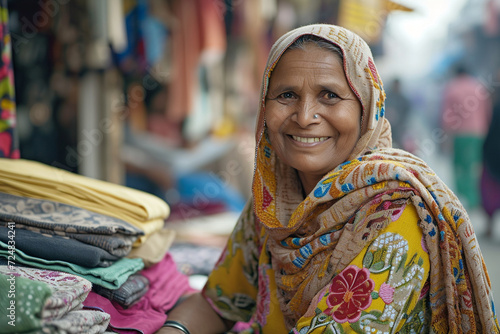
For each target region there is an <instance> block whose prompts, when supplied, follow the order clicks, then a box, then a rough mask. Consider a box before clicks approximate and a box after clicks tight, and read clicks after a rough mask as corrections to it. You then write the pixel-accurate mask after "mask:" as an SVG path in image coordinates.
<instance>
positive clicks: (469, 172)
mask: <svg viewBox="0 0 500 334" xmlns="http://www.w3.org/2000/svg"><path fill="white" fill-rule="evenodd" d="M441 116H442V125H443V130H444V131H445V132H446V134H447V135H448V136H449V137H448V138H450V139H451V145H452V156H453V173H454V180H455V187H456V192H457V194H458V196H459V197H460V198H461V200H462V201H463V203H464V205H465V206H466V207H467V208H468V209H473V208H476V207H477V206H478V205H479V204H480V195H479V181H480V176H481V166H482V149H481V148H482V145H483V141H484V137H485V135H486V132H487V130H488V123H489V120H490V117H491V94H490V93H489V92H488V90H487V89H486V87H484V86H483V85H482V84H481V82H479V80H477V79H476V78H474V76H472V75H471V74H470V73H469V71H468V70H467V69H466V68H465V67H464V66H463V65H462V64H458V65H457V66H456V68H455V73H454V75H453V77H452V78H451V79H450V81H449V82H448V84H447V85H446V87H445V89H444V96H443V109H442V114H441Z"/></svg>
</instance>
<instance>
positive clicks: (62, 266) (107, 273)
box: [0, 241, 144, 289]
mask: <svg viewBox="0 0 500 334" xmlns="http://www.w3.org/2000/svg"><path fill="white" fill-rule="evenodd" d="M61 252H64V249H61ZM9 255H11V254H10V253H9V251H8V246H7V244H5V243H3V242H1V241H0V257H4V258H8V257H9ZM14 262H15V263H22V264H25V265H28V266H32V267H36V268H42V269H50V270H56V271H63V272H65V273H70V274H74V275H77V276H81V277H83V278H86V279H87V280H89V281H90V282H92V283H94V284H97V285H100V286H102V287H105V288H108V289H118V288H119V287H120V286H121V285H122V284H123V283H124V282H125V281H126V280H127V279H128V278H129V276H130V275H132V274H134V273H136V272H138V271H139V270H141V269H143V268H144V262H142V260H141V259H129V258H122V259H120V260H118V261H116V262H115V263H113V264H112V265H111V266H109V267H105V268H103V267H96V268H86V267H82V266H79V265H77V264H73V263H69V262H64V261H59V260H45V259H41V258H37V257H34V256H30V255H27V254H25V253H24V252H22V251H21V250H19V249H17V248H16V250H15V261H14Z"/></svg>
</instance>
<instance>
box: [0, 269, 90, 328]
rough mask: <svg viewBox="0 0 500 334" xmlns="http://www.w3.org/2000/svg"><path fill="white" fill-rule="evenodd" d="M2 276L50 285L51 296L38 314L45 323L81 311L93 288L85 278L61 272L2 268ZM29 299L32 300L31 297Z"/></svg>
mask: <svg viewBox="0 0 500 334" xmlns="http://www.w3.org/2000/svg"><path fill="white" fill-rule="evenodd" d="M0 274H2V275H6V276H15V277H24V278H28V279H30V280H32V281H35V282H43V283H46V284H47V285H48V287H49V288H50V290H51V295H50V297H48V298H47V299H46V300H45V303H44V304H42V305H43V307H42V310H41V312H40V313H39V314H38V315H39V316H40V319H43V320H44V321H48V320H52V319H58V318H61V317H62V316H63V315H64V314H66V313H68V312H70V311H73V310H79V309H81V308H82V307H83V304H82V303H83V301H84V300H85V298H87V295H88V294H89V292H90V289H91V288H92V284H91V283H90V282H89V281H88V280H86V279H85V278H83V277H79V276H76V275H71V274H67V273H64V272H60V271H53V270H45V269H37V268H28V267H19V266H15V267H7V266H0ZM27 298H28V299H32V298H29V296H28V297H27Z"/></svg>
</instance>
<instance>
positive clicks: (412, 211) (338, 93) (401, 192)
mask: <svg viewBox="0 0 500 334" xmlns="http://www.w3.org/2000/svg"><path fill="white" fill-rule="evenodd" d="M384 100H385V93H384V89H383V84H382V80H381V79H380V77H379V75H378V73H377V69H376V67H375V64H374V63H373V58H372V55H371V52H370V49H369V47H368V46H367V44H366V43H365V42H364V41H363V40H362V39H361V38H360V37H359V36H357V35H355V34H353V33H352V32H350V31H349V30H346V29H344V28H341V27H338V26H332V25H323V24H317V25H310V26H305V27H301V28H298V29H295V30H292V31H290V32H288V33H287V34H285V35H284V36H282V37H281V38H280V39H279V40H278V41H277V42H276V43H275V44H274V46H273V48H272V49H271V52H270V55H269V58H268V62H267V67H266V71H265V73H264V78H263V82H262V92H261V101H260V109H259V116H258V120H257V128H256V155H255V156H256V159H255V172H254V178H253V186H252V198H251V200H250V201H249V203H248V204H247V206H246V208H245V209H244V211H243V213H242V215H241V217H240V219H239V221H238V223H237V224H236V227H235V229H234V231H233V233H232V235H231V237H230V239H229V241H228V244H227V247H226V249H225V251H224V252H223V254H222V256H221V258H220V259H219V261H218V263H217V265H216V267H215V269H214V270H213V272H212V273H211V274H210V276H209V279H208V281H207V283H206V285H205V287H204V288H203V291H202V292H201V293H199V294H194V295H193V296H192V297H190V298H189V299H187V300H186V301H185V302H184V303H182V304H180V305H179V306H178V307H176V308H175V309H174V310H173V311H172V312H171V313H169V320H170V321H169V323H168V324H166V326H167V327H165V328H164V329H162V330H161V333H180V332H184V333H189V331H191V332H192V333H220V332H225V331H227V330H229V329H230V328H231V326H232V325H234V324H235V322H240V323H238V325H237V326H235V331H237V330H236V328H237V329H238V331H240V332H242V333H287V332H288V333H301V334H304V333H347V332H349V333H350V332H356V333H428V332H432V333H443V334H444V333H471V334H472V333H477V332H483V333H499V326H498V322H497V320H496V315H495V312H494V305H493V298H492V291H491V286H490V283H489V278H488V274H487V272H486V269H485V265H484V261H483V258H482V255H481V251H480V249H479V245H478V244H477V239H476V237H475V234H474V230H473V227H472V224H471V221H470V219H469V216H468V215H467V212H466V211H465V210H464V208H463V206H462V205H461V204H460V202H459V201H458V199H457V197H456V196H455V195H454V194H453V193H452V192H451V191H450V190H449V188H448V187H447V186H446V185H445V184H444V183H443V182H442V181H441V180H440V178H439V177H438V176H437V175H436V174H435V173H434V172H433V171H432V170H431V169H430V168H429V167H428V166H427V164H426V163H425V162H424V161H422V160H420V159H419V158H417V157H416V156H413V155H411V154H409V153H407V152H405V151H402V150H397V149H393V148H391V146H392V145H391V134H390V125H389V122H388V121H387V119H386V118H385V117H384ZM178 324H180V326H178Z"/></svg>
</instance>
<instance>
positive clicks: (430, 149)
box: [0, 0, 500, 300]
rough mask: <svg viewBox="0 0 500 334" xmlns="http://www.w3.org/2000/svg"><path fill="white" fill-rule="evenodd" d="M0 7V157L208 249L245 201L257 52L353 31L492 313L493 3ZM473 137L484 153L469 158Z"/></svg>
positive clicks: (26, 0)
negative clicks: (144, 195) (465, 225)
mask: <svg viewBox="0 0 500 334" xmlns="http://www.w3.org/2000/svg"><path fill="white" fill-rule="evenodd" d="M2 7H3V8H2V13H1V15H2V18H3V21H4V22H6V21H7V19H8V24H4V25H3V26H2V33H3V34H5V33H6V32H10V40H9V41H7V42H10V44H11V50H12V51H11V54H10V55H9V54H8V53H6V52H5V49H4V53H3V54H2V60H3V63H4V64H6V63H7V64H8V63H9V60H10V59H11V61H12V62H11V65H12V66H11V68H10V69H11V70H12V73H13V81H12V80H10V81H9V80H7V81H5V80H3V81H1V82H2V85H3V88H2V87H0V88H1V89H3V91H4V92H7V93H6V94H7V95H5V94H4V96H8V97H9V98H8V99H6V98H4V99H3V100H2V102H1V105H2V115H1V117H0V122H1V123H0V156H10V157H21V158H24V159H30V160H36V161H40V162H42V163H45V164H48V165H51V166H54V167H58V168H63V169H66V170H69V171H72V172H75V173H79V174H82V175H85V176H89V177H93V178H98V179H102V180H106V181H110V182H115V183H119V184H124V185H127V186H130V187H134V188H137V189H141V190H144V191H147V192H150V193H153V194H155V195H157V196H159V197H161V198H163V199H165V200H166V201H167V203H168V204H169V205H170V206H171V208H172V213H171V216H170V218H169V220H168V221H167V223H168V222H169V221H170V222H171V225H170V226H172V228H175V229H177V230H178V231H179V236H180V237H181V238H184V239H185V240H186V241H189V242H202V243H205V244H211V245H214V246H220V245H221V244H223V242H224V240H225V238H226V237H227V233H229V232H230V231H231V229H232V226H233V225H234V223H235V221H236V217H237V216H238V213H239V211H240V210H241V209H242V206H243V205H244V203H245V201H246V200H247V199H248V197H249V194H250V187H251V177H252V173H253V158H254V123H255V116H256V111H257V103H258V99H259V89H260V81H261V76H262V72H263V68H264V66H265V61H266V57H267V53H268V51H269V49H270V47H271V45H272V43H273V42H274V41H275V40H276V39H277V38H278V37H279V36H280V35H282V34H283V33H285V32H286V31H288V30H290V29H292V28H295V27H298V26H301V25H305V24H310V23H317V22H322V23H333V24H339V25H342V26H344V27H347V28H349V29H351V30H353V31H354V32H356V33H358V34H359V35H360V36H361V37H363V38H364V39H365V40H366V41H367V42H368V44H369V45H370V46H371V48H372V51H373V55H374V58H375V63H376V64H377V67H378V70H379V72H380V75H381V77H382V79H383V80H384V87H385V89H386V93H387V105H386V115H387V117H388V118H389V120H390V121H391V124H392V126H393V140H394V146H396V147H399V148H404V149H406V150H408V151H410V152H412V153H414V154H416V155H418V156H420V157H421V158H423V159H424V160H426V161H427V162H428V163H429V164H430V165H431V167H432V168H434V169H435V170H436V172H437V173H438V175H440V177H441V178H442V179H443V180H444V181H445V182H446V183H447V184H448V185H449V187H450V188H451V189H452V190H454V191H455V192H456V193H457V195H458V196H459V197H460V199H461V200H462V201H463V203H464V205H465V206H466V208H467V209H468V211H469V214H470V215H471V217H472V220H473V224H474V227H475V228H476V233H477V234H478V238H479V239H480V244H481V249H482V251H483V254H484V256H485V260H486V264H487V266H488V269H489V271H490V275H491V276H492V282H493V284H494V286H496V287H495V292H496V295H497V296H499V297H498V298H497V300H499V299H500V266H498V265H497V263H496V261H495V259H494V256H495V254H496V253H497V252H499V251H500V227H498V226H496V225H498V224H499V223H500V222H499V218H498V216H497V218H496V219H495V212H496V206H495V204H494V203H493V204H491V203H486V204H485V203H484V198H486V197H488V198H493V199H494V200H495V199H496V202H498V201H499V200H500V193H499V192H498V190H496V189H486V188H485V183H486V185H488V184H490V182H488V180H496V178H497V175H500V172H498V171H494V170H493V168H492V170H490V171H489V172H488V173H487V176H485V172H484V166H485V162H484V159H485V156H486V155H488V156H495V154H492V153H491V152H497V153H498V155H497V156H500V150H499V146H500V139H499V138H498V136H497V137H496V138H495V136H493V135H492V134H491V133H493V134H495V133H500V129H499V131H496V130H497V129H496V128H495V129H493V127H494V126H493V125H494V124H497V123H498V121H496V122H493V119H494V118H495V117H493V116H494V115H495V114H498V112H496V113H495V112H493V110H497V109H498V108H499V107H498V106H499V98H498V95H499V93H498V90H499V87H500V75H499V73H500V72H499V70H500V1H499V0H433V1H431V0H421V1H410V0H398V1H396V0H394V1H389V0H308V1H305V0H252V1H250V0H246V1H245V0H182V1H180V0H106V1H102V0H37V1H35V0H11V1H6V0H3V1H2ZM4 42H5V41H4ZM9 57H10V58H9ZM7 70H8V69H6V68H5V66H4V67H3V68H2V69H1V70H0V74H1V75H2V77H3V78H5V77H6V76H7V77H8V76H9V75H8V74H6V73H7V72H5V71H7ZM11 79H12V77H11ZM9 84H10V85H12V84H13V85H14V86H13V87H10V88H9ZM497 118H498V117H497ZM490 125H491V126H490ZM496 126H497V127H498V124H497V125H496ZM490 128H492V129H490ZM489 130H490V131H491V133H490V135H489V136H490V137H491V138H493V139H490V142H492V143H493V144H491V145H490V146H489V147H493V148H492V150H493V151H491V150H490V151H489V152H490V153H488V154H483V146H485V145H484V142H485V139H486V138H487V136H488V131H489ZM2 132H3V133H4V134H5V133H10V134H12V135H11V136H10V137H7V136H3V137H2ZM492 165H495V161H493V163H492ZM498 165H500V162H499V164H498ZM497 169H498V167H497ZM498 177H500V176H498ZM481 180H483V184H482V183H481ZM484 180H486V181H484ZM499 180H500V179H499ZM490 202H491V201H490ZM495 220H496V225H495Z"/></svg>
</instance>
